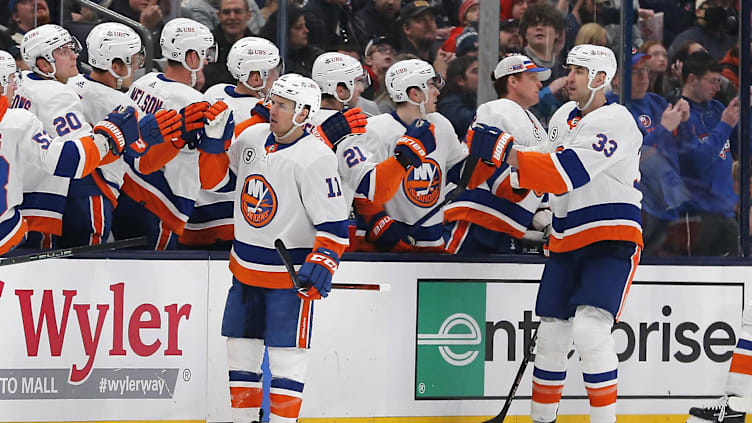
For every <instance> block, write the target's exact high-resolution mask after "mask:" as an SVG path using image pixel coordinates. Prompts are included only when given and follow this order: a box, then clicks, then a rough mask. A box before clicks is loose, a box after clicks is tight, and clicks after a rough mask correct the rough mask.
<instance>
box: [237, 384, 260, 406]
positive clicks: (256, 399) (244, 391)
mask: <svg viewBox="0 0 752 423" xmlns="http://www.w3.org/2000/svg"><path fill="white" fill-rule="evenodd" d="M263 397H264V391H263V390H262V389H261V388H248V387H244V386H230V403H231V405H232V408H258V407H261V402H262V400H263Z"/></svg>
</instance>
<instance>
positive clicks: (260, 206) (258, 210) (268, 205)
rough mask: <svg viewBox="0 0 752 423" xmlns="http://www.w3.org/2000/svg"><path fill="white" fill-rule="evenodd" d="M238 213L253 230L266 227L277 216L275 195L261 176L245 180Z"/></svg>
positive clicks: (249, 177) (251, 176) (252, 176)
mask: <svg viewBox="0 0 752 423" xmlns="http://www.w3.org/2000/svg"><path fill="white" fill-rule="evenodd" d="M240 211H241V213H243V218H245V221H246V222H248V224H249V225H251V226H253V227H254V228H261V227H264V226H266V225H267V224H269V222H271V221H272V219H273V218H274V215H275V214H277V195H276V194H275V193H274V189H272V186H271V185H270V184H269V182H267V181H266V179H264V177H263V176H261V175H250V176H248V177H247V178H245V182H243V192H241V194H240Z"/></svg>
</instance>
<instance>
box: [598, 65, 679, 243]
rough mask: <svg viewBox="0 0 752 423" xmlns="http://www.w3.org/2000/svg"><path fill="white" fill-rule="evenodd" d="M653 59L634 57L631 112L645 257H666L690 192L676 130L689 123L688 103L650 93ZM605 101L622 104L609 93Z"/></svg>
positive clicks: (613, 94) (616, 97) (615, 96)
mask: <svg viewBox="0 0 752 423" xmlns="http://www.w3.org/2000/svg"><path fill="white" fill-rule="evenodd" d="M650 59H651V57H650V56H648V55H646V54H644V53H639V54H635V55H633V56H632V101H631V102H630V103H629V106H628V108H629V112H630V113H631V114H632V116H633V117H634V119H635V121H636V122H637V127H638V128H639V129H640V132H642V135H643V141H642V148H641V149H640V152H641V154H640V174H641V177H640V182H639V184H640V185H639V186H640V191H641V192H642V234H643V239H644V242H645V254H647V255H656V254H658V255H660V254H663V250H662V247H663V244H664V242H665V239H666V237H667V234H668V232H667V229H668V227H669V225H670V224H672V223H675V222H677V221H678V220H679V210H680V207H681V206H682V204H683V203H684V202H685V201H686V200H687V192H686V189H685V188H684V187H683V185H682V183H681V178H680V177H679V163H678V156H677V155H678V148H679V138H678V137H677V136H676V132H675V131H676V130H677V128H678V127H679V125H680V124H681V123H683V122H686V121H687V120H688V119H689V103H687V101H686V100H683V99H680V100H679V101H678V103H677V104H676V105H675V106H674V105H670V104H668V103H667V102H666V100H665V99H664V98H663V97H661V96H660V95H658V94H655V93H651V92H648V87H649V86H650V76H649V74H650ZM606 99H607V100H608V101H611V102H616V101H618V100H619V97H618V95H616V94H615V93H610V94H608V95H607V96H606Z"/></svg>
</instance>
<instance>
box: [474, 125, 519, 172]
mask: <svg viewBox="0 0 752 423" xmlns="http://www.w3.org/2000/svg"><path fill="white" fill-rule="evenodd" d="M466 139H467V142H468V144H470V155H471V156H473V157H480V159H481V160H483V161H484V162H485V163H488V164H490V165H493V166H496V167H500V166H501V165H502V164H504V163H505V162H506V160H507V156H508V155H509V152H510V151H512V146H513V145H514V137H513V136H512V134H509V133H507V132H504V131H502V130H501V129H499V128H497V127H495V126H490V125H486V124H483V123H478V124H475V125H474V126H473V127H472V128H470V129H469V130H468V131H467V138H466Z"/></svg>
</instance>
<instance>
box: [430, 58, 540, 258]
mask: <svg viewBox="0 0 752 423" xmlns="http://www.w3.org/2000/svg"><path fill="white" fill-rule="evenodd" d="M550 72H551V71H550V70H549V69H546V68H539V67H537V66H536V65H535V64H534V63H533V62H532V61H531V60H530V59H529V58H528V57H527V56H522V55H511V56H507V57H505V58H504V59H502V60H501V61H499V63H498V64H497V65H496V69H494V72H493V75H492V79H493V83H494V89H495V90H496V94H497V95H498V96H499V98H498V99H497V100H492V101H489V102H487V103H484V104H481V105H480V106H479V107H478V110H477V112H476V116H475V121H474V124H473V128H476V127H477V126H479V125H486V126H492V127H496V128H498V129H500V130H501V131H503V132H505V133H509V134H512V135H513V136H514V139H515V146H516V148H520V149H521V148H523V147H524V148H531V149H536V150H538V151H553V150H552V143H551V142H550V141H549V139H548V135H547V134H546V130H545V129H544V128H543V125H541V123H540V122H539V121H538V119H537V118H536V117H535V115H533V114H532V113H531V112H530V111H529V110H528V108H529V107H532V106H534V105H535V104H536V103H538V91H539V90H540V88H541V80H545V79H547V78H548V77H549V74H550ZM473 131H475V129H473ZM473 138H474V137H473ZM478 166H479V167H485V168H487V170H486V171H487V172H489V171H490V172H491V173H492V175H491V176H490V177H489V178H488V180H487V181H485V182H483V183H480V185H478V186H477V187H475V188H474V189H472V190H469V191H465V192H464V193H462V195H460V197H459V198H458V199H457V201H454V202H452V203H451V204H450V205H449V206H447V208H446V211H445V213H444V220H445V221H446V222H449V224H448V225H447V226H446V228H445V230H446V231H448V232H449V238H448V240H447V250H448V252H450V253H452V254H499V253H501V254H505V253H506V254H508V253H516V252H521V246H520V243H519V241H518V240H519V239H522V238H523V236H525V235H526V232H528V236H527V237H526V238H533V237H535V239H536V240H538V241H541V240H543V238H544V237H545V235H546V234H545V233H544V231H546V230H550V228H547V226H549V225H550V221H551V218H550V213H551V212H550V211H548V210H545V211H544V210H541V211H540V212H538V209H539V208H541V209H544V208H545V207H544V206H543V204H542V201H543V194H541V193H536V192H533V191H530V190H524V189H514V188H519V186H515V185H513V183H516V181H514V182H513V179H516V175H515V174H513V173H512V169H511V168H510V167H509V166H507V165H503V166H502V167H500V168H498V169H495V168H492V167H491V166H489V165H486V164H479V165H478ZM473 185H476V184H475V183H474V181H471V184H470V186H471V187H473ZM536 212H537V213H538V215H537V217H536V219H535V223H533V222H534V216H536Z"/></svg>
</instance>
